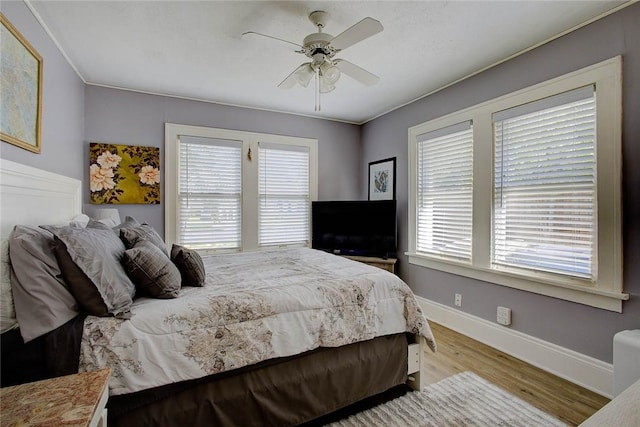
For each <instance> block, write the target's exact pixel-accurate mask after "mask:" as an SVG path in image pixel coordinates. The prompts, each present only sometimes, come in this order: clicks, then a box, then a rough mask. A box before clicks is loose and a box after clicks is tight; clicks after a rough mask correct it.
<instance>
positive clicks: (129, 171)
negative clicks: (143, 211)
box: [89, 142, 160, 205]
mask: <svg viewBox="0 0 640 427" xmlns="http://www.w3.org/2000/svg"><path fill="white" fill-rule="evenodd" d="M89 187H90V189H91V203H94V204H151V205H157V204H160V149H159V148H158V147H141V146H137V145H117V144H99V143H94V142H92V143H90V144H89Z"/></svg>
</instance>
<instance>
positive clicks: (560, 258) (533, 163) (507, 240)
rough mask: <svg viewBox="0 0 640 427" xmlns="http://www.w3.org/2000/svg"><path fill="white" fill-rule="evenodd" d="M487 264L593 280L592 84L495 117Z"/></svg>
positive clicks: (593, 133) (593, 154) (593, 146)
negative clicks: (489, 259) (490, 239)
mask: <svg viewBox="0 0 640 427" xmlns="http://www.w3.org/2000/svg"><path fill="white" fill-rule="evenodd" d="M493 124H494V144H495V149H494V156H495V161H494V165H495V166H494V176H495V177H494V192H493V195H494V208H493V252H492V256H493V259H492V263H493V265H494V266H496V267H504V268H510V267H513V268H524V269H529V270H541V271H548V272H552V273H558V274H566V275H568V276H573V277H580V278H584V279H588V280H590V281H591V280H594V278H595V264H596V263H595V262H594V261H595V256H594V255H595V254H594V250H595V237H596V236H595V231H596V230H595V228H596V223H595V218H596V217H595V209H596V206H595V201H596V200H595V195H596V158H595V137H596V135H595V133H596V129H595V126H596V109H595V92H594V90H593V86H589V87H587V88H582V89H578V90H575V91H571V92H568V93H564V94H561V95H557V96H554V97H552V98H547V99H544V100H542V101H538V102H533V103H530V104H525V105H523V106H520V107H515V108H512V109H509V110H505V111H500V112H498V113H495V114H494V115H493Z"/></svg>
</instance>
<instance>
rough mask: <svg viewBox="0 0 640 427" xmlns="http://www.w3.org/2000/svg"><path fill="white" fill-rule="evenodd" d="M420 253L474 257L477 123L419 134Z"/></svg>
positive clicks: (449, 256) (418, 203)
mask: <svg viewBox="0 0 640 427" xmlns="http://www.w3.org/2000/svg"><path fill="white" fill-rule="evenodd" d="M417 143H418V147H417V155H418V187H417V190H418V195H417V197H418V200H417V216H416V220H417V230H416V231H417V236H416V251H417V252H418V253H423V254H429V255H432V256H440V257H444V258H450V259H458V260H460V261H465V262H470V261H471V226H472V219H473V217H472V213H473V212H472V205H473V187H472V181H473V132H472V129H471V122H465V123H458V124H455V125H452V126H448V127H446V128H444V129H439V130H436V131H431V132H427V133H424V134H422V135H418V137H417Z"/></svg>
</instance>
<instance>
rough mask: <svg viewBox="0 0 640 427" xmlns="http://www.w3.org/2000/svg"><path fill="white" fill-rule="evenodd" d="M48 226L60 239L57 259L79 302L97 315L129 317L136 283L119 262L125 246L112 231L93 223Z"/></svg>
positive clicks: (89, 311) (56, 250)
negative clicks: (73, 225)
mask: <svg viewBox="0 0 640 427" xmlns="http://www.w3.org/2000/svg"><path fill="white" fill-rule="evenodd" d="M45 229H47V230H49V231H51V232H52V233H53V234H54V235H55V237H56V238H57V241H59V242H58V243H56V245H55V254H56V259H57V260H58V263H59V264H60V270H61V271H62V277H63V278H64V280H65V282H66V283H67V285H68V286H69V290H70V291H71V293H72V294H73V296H74V297H75V298H76V300H77V301H78V305H80V307H82V308H83V309H84V310H85V311H86V312H87V313H89V314H91V315H94V316H111V315H112V316H115V317H119V318H123V319H128V318H130V317H131V304H132V302H133V296H134V295H135V286H134V285H133V283H131V280H130V279H129V277H127V274H126V273H125V271H124V269H123V268H122V265H121V264H120V261H121V260H122V255H123V254H124V251H125V247H124V244H123V243H122V241H121V240H120V239H119V238H118V236H117V235H116V234H115V233H114V232H113V230H112V229H111V228H110V227H108V226H106V225H104V224H100V223H92V222H90V223H89V225H88V226H87V228H77V227H45Z"/></svg>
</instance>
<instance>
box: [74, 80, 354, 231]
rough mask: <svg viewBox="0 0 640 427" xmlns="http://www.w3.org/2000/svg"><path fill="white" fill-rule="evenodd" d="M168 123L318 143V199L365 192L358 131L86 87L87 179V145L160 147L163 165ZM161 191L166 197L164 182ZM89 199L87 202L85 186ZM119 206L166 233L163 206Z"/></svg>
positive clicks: (287, 116)
mask: <svg viewBox="0 0 640 427" xmlns="http://www.w3.org/2000/svg"><path fill="white" fill-rule="evenodd" d="M165 122H169V123H178V124H184V125H194V126H209V127H219V128H225V129H235V130H242V131H249V132H261V133H271V134H277V135H288V136H298V137H306V138H316V139H318V198H319V199H320V200H330V199H331V200H348V199H355V198H358V196H359V195H360V193H361V188H360V174H361V169H360V159H361V157H362V149H361V143H360V126H355V125H350V124H346V123H339V122H332V121H327V120H319V119H313V118H308V117H301V116H295V115H290V114H281V113H273V112H267V111H260V110H252V109H248V108H238V107H229V106H225V105H219V104H213V103H206V102H198V101H190V100H183V99H178V98H171V97H164V96H157V95H147V94H142V93H136V92H128V91H123V90H116V89H108V88H103V87H97V86H87V87H86V88H85V140H86V141H87V142H85V144H84V146H83V151H84V153H83V157H82V164H83V165H84V174H85V176H87V175H88V173H89V166H88V158H89V157H88V156H89V154H88V150H89V142H102V143H115V144H127V145H144V146H153V147H160V156H161V162H162V164H163V165H164V124H165ZM161 191H162V194H163V197H164V181H163V182H162V190H161ZM85 200H89V189H88V187H87V185H85ZM118 207H119V209H120V215H121V216H122V217H124V216H125V215H131V216H134V217H135V218H136V219H138V220H140V221H147V222H148V223H149V224H151V225H152V226H153V227H155V228H156V229H157V230H158V231H159V232H160V233H164V205H160V206H158V205H119V206H118ZM92 208H93V207H92V206H87V207H86V209H87V210H90V209H92Z"/></svg>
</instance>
